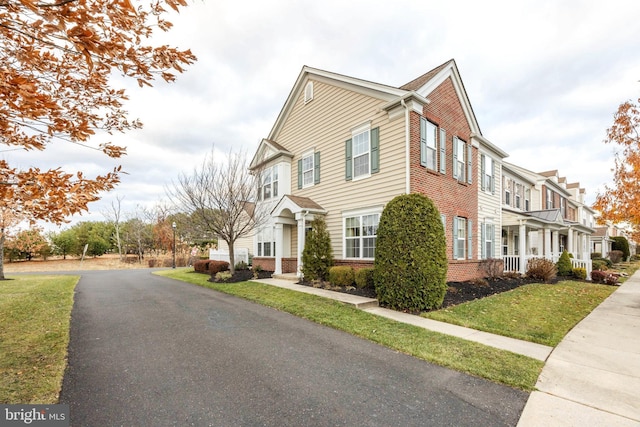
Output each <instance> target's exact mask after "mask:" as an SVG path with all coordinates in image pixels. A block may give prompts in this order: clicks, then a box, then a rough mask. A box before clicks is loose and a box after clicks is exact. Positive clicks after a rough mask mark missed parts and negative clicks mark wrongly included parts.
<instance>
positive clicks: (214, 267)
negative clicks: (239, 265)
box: [209, 260, 229, 276]
mask: <svg viewBox="0 0 640 427" xmlns="http://www.w3.org/2000/svg"><path fill="white" fill-rule="evenodd" d="M228 269H229V263H228V262H227V261H215V260H209V274H211V275H212V276H213V275H215V274H216V273H219V272H221V271H227V270H228Z"/></svg>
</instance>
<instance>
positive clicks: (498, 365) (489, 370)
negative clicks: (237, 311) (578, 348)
mask: <svg viewBox="0 0 640 427" xmlns="http://www.w3.org/2000/svg"><path fill="white" fill-rule="evenodd" d="M157 274H161V275H163V276H167V277H171V278H174V279H178V280H181V281H184V282H189V283H193V284H196V285H199V286H204V287H208V288H211V289H214V290H216V291H220V292H224V293H227V294H231V295H235V296H238V297H241V298H245V299H247V300H250V301H254V302H257V303H260V304H262V305H266V306H269V307H273V308H275V309H277V310H281V311H284V312H288V313H291V314H293V315H296V316H298V317H302V318H305V319H309V320H311V321H313V322H317V323H320V324H322V325H326V326H330V327H332V328H335V329H339V330H342V331H345V332H348V333H350V334H353V335H356V336H359V337H362V338H365V339H368V340H371V341H373V342H376V343H379V344H382V345H384V346H387V347H389V348H392V349H395V350H397V351H400V352H403V353H406V354H410V355H412V356H415V357H418V358H420V359H423V360H426V361H429V362H433V363H436V364H438V365H441V366H445V367H448V368H452V369H456V370H458V371H462V372H466V373H469V374H472V375H476V376H479V377H482V378H486V379H489V380H491V381H494V382H498V383H502V384H506V385H509V386H512V387H516V388H520V389H523V390H533V388H534V386H535V383H536V380H537V378H538V375H539V374H540V371H541V370H542V366H543V365H544V364H543V362H541V361H538V360H535V359H531V358H528V357H525V356H522V355H517V354H514V353H511V352H507V351H503V350H498V349H495V348H493V347H489V346H485V345H482V344H478V343H474V342H471V341H466V340H463V339H459V338H455V337H451V336H448V335H443V334H440V333H437V332H431V331H427V330H425V329H423V328H419V327H416V326H411V325H407V324H404V323H400V322H396V321H393V320H390V319H386V318H382V317H379V316H375V315H373V314H370V313H367V312H364V311H362V310H358V309H356V308H354V307H352V306H349V305H345V304H342V303H339V302H336V301H333V300H330V299H327V298H322V297H318V296H315V295H308V294H304V293H300V292H295V291H290V290H286V289H281V288H277V287H274V286H269V285H264V284H260V283H256V282H242V283H232V284H218V283H211V282H208V281H207V280H208V278H209V276H208V275H203V274H199V273H193V272H192V270H190V269H177V270H163V271H160V272H158V273H157Z"/></svg>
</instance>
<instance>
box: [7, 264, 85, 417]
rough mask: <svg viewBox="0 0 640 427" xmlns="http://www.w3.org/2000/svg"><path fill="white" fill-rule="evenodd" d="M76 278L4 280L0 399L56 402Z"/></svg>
mask: <svg viewBox="0 0 640 427" xmlns="http://www.w3.org/2000/svg"><path fill="white" fill-rule="evenodd" d="M79 279H80V278H79V277H78V276H20V277H14V278H12V279H9V280H3V281H0V325H2V326H1V327H0V403H3V404H17V403H23V404H24V403H34V404H35V403H40V404H48V403H51V404H53V403H57V401H58V393H59V392H60V388H61V385H62V377H63V375H64V370H65V367H66V357H67V346H68V344H69V324H70V318H71V308H72V306H73V290H74V288H75V286H76V284H77V283H78V280H79Z"/></svg>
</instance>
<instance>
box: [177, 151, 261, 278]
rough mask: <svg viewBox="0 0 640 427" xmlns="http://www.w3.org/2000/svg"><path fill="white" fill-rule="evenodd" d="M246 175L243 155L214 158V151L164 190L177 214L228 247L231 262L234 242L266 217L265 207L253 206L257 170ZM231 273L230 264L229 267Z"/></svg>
mask: <svg viewBox="0 0 640 427" xmlns="http://www.w3.org/2000/svg"><path fill="white" fill-rule="evenodd" d="M252 172H253V173H250V171H249V169H248V165H247V156H246V153H244V152H241V153H233V152H229V154H228V155H227V156H226V158H217V157H216V152H215V150H213V149H212V150H211V154H210V155H209V156H207V157H206V158H205V160H204V162H203V163H202V165H201V166H200V167H199V168H195V169H194V170H193V173H192V174H191V175H186V174H181V175H180V176H179V177H178V180H177V182H174V183H173V185H172V186H171V187H169V188H168V189H167V193H168V196H169V198H170V199H171V200H172V201H173V202H174V203H175V204H176V205H177V206H178V207H179V210H180V211H181V212H184V213H186V214H188V215H191V216H193V217H194V218H196V219H197V222H198V223H199V224H200V227H201V229H202V230H203V231H205V232H206V233H207V234H208V235H210V236H212V237H213V236H215V237H218V238H219V239H221V240H224V241H225V242H226V243H227V245H228V246H229V259H230V260H235V247H234V246H235V243H236V241H237V240H238V239H240V238H241V237H245V236H248V235H251V233H253V232H254V231H255V230H258V229H260V227H262V226H263V225H264V223H265V222H266V220H267V219H268V218H269V211H268V210H267V209H266V206H265V204H256V203H255V201H256V199H257V197H256V196H257V190H258V184H259V182H260V170H258V169H256V170H253V171H252ZM229 269H230V271H231V274H233V273H234V272H235V266H234V262H231V263H230V264H229Z"/></svg>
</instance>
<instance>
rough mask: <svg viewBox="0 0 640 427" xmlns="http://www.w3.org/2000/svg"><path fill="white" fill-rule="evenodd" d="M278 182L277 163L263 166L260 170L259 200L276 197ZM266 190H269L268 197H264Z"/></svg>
mask: <svg viewBox="0 0 640 427" xmlns="http://www.w3.org/2000/svg"><path fill="white" fill-rule="evenodd" d="M278 182H279V174H278V165H273V166H270V167H268V168H265V169H264V170H263V171H262V178H261V181H260V189H259V192H260V193H259V198H260V200H269V199H273V198H275V197H278ZM267 191H269V197H266V194H267Z"/></svg>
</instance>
